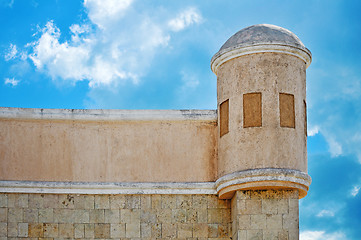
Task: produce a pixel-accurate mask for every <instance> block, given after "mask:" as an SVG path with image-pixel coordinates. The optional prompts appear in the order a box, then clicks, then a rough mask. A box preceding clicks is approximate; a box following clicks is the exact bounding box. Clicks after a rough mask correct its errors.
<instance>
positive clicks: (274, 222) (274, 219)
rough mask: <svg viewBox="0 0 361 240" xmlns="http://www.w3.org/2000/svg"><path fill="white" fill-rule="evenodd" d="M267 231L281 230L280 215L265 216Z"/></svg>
mask: <svg viewBox="0 0 361 240" xmlns="http://www.w3.org/2000/svg"><path fill="white" fill-rule="evenodd" d="M266 221H267V227H266V228H267V229H282V215H266Z"/></svg>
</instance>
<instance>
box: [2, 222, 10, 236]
mask: <svg viewBox="0 0 361 240" xmlns="http://www.w3.org/2000/svg"><path fill="white" fill-rule="evenodd" d="M7 235H8V224H7V223H6V222H0V237H6V236H7Z"/></svg>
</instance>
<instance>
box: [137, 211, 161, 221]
mask: <svg viewBox="0 0 361 240" xmlns="http://www.w3.org/2000/svg"><path fill="white" fill-rule="evenodd" d="M156 221H157V215H156V212H155V210H154V209H141V210H140V222H141V223H148V224H149V223H156Z"/></svg>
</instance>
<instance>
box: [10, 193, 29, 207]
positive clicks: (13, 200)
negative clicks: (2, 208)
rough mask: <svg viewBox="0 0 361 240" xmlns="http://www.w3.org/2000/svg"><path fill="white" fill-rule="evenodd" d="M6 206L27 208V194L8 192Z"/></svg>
mask: <svg viewBox="0 0 361 240" xmlns="http://www.w3.org/2000/svg"><path fill="white" fill-rule="evenodd" d="M7 196H8V207H9V208H10V207H11V208H27V207H28V203H29V196H28V194H8V195H7Z"/></svg>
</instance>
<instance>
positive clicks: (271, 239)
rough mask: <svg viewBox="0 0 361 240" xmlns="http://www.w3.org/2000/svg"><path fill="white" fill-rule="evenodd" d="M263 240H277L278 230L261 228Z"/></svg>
mask: <svg viewBox="0 0 361 240" xmlns="http://www.w3.org/2000/svg"><path fill="white" fill-rule="evenodd" d="M263 240H279V230H277V229H273V230H271V229H267V230H263Z"/></svg>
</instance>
